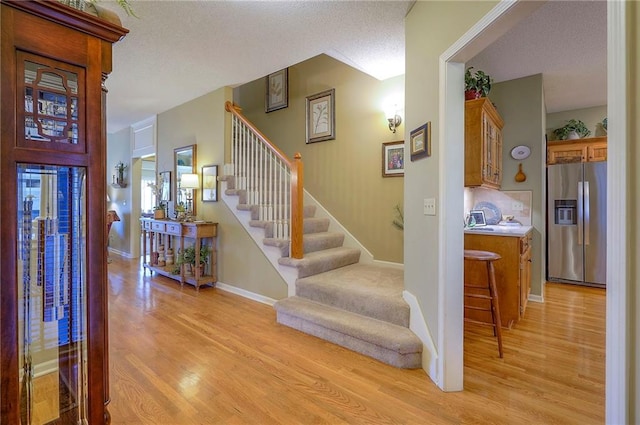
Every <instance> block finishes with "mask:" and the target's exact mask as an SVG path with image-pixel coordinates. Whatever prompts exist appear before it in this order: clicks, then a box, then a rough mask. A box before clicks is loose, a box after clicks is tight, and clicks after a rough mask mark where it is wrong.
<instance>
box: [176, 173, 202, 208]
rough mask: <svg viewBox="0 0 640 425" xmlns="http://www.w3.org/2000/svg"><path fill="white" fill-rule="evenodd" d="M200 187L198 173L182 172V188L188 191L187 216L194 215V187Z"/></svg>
mask: <svg viewBox="0 0 640 425" xmlns="http://www.w3.org/2000/svg"><path fill="white" fill-rule="evenodd" d="M198 187H200V182H199V181H198V175H197V174H186V173H185V174H182V175H181V176H180V189H185V191H186V193H187V217H191V215H193V189H197V188H198Z"/></svg>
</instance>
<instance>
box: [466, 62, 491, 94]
mask: <svg viewBox="0 0 640 425" xmlns="http://www.w3.org/2000/svg"><path fill="white" fill-rule="evenodd" d="M489 91H491V76H489V75H488V74H485V73H484V71H480V70H476V71H473V67H472V66H470V67H469V68H467V70H466V71H465V73H464V98H465V100H473V99H478V98H481V97H487V96H488V95H489Z"/></svg>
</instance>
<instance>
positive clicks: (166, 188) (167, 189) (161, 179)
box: [158, 171, 171, 202]
mask: <svg viewBox="0 0 640 425" xmlns="http://www.w3.org/2000/svg"><path fill="white" fill-rule="evenodd" d="M158 185H159V186H160V200H161V201H165V202H168V201H170V200H171V171H161V172H159V173H158Z"/></svg>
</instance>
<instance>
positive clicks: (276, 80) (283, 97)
mask: <svg viewBox="0 0 640 425" xmlns="http://www.w3.org/2000/svg"><path fill="white" fill-rule="evenodd" d="M265 80H266V95H265V103H264V111H265V112H267V113H269V112H272V111H277V110H278V109H283V108H286V107H287V106H289V68H285V69H281V70H280V71H278V72H274V73H273V74H269V75H267V77H266V78H265Z"/></svg>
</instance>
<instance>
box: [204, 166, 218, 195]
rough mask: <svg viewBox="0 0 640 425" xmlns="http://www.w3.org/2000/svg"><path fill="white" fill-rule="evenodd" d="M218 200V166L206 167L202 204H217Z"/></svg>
mask: <svg viewBox="0 0 640 425" xmlns="http://www.w3.org/2000/svg"><path fill="white" fill-rule="evenodd" d="M217 200H218V166H217V165H205V166H203V167H202V202H216V201H217Z"/></svg>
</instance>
